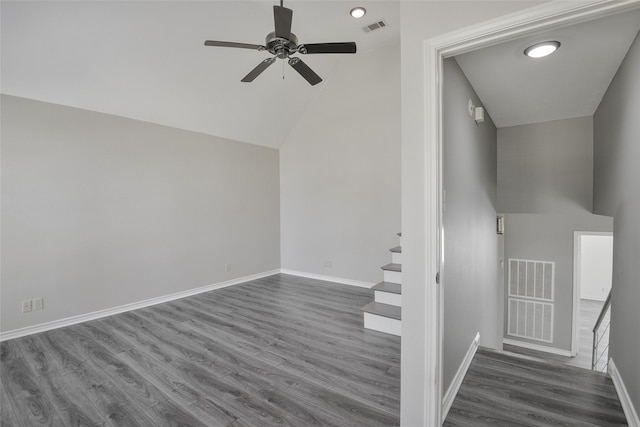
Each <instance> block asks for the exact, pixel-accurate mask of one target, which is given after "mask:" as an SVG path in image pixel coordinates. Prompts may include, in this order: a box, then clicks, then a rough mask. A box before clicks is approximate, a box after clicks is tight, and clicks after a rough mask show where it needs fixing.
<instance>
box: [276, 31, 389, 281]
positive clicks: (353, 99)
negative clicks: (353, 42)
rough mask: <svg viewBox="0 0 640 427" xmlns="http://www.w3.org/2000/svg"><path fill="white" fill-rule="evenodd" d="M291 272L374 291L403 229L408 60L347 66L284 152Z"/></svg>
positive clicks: (368, 55)
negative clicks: (403, 68)
mask: <svg viewBox="0 0 640 427" xmlns="http://www.w3.org/2000/svg"><path fill="white" fill-rule="evenodd" d="M280 167H281V176H280V191H281V216H282V220H281V227H282V268H283V269H288V270H294V271H300V272H304V273H311V274H316V275H325V276H332V277H338V278H342V279H349V280H355V281H360V282H366V283H370V284H375V283H377V282H380V281H382V270H381V269H380V267H381V266H382V265H384V264H387V263H389V262H391V254H390V252H389V249H390V248H391V247H393V246H396V245H397V244H398V237H397V233H398V232H399V231H401V230H400V57H399V50H398V45H397V44H393V45H390V46H387V47H385V48H382V49H377V50H375V51H372V52H364V53H358V55H355V56H350V57H348V58H345V59H344V60H343V61H342V62H341V64H340V65H339V66H338V68H337V69H336V70H335V71H334V73H333V74H332V76H331V78H330V79H328V80H327V83H326V86H325V87H324V89H323V91H322V92H321V93H319V94H318V96H317V98H316V99H315V100H314V102H313V103H312V104H311V106H310V107H309V108H308V110H307V111H306V112H305V113H304V114H303V115H302V118H301V119H300V121H299V122H298V123H297V124H296V126H295V127H294V129H293V130H292V131H291V133H290V135H289V137H288V138H287V140H286V141H285V143H284V144H283V145H282V147H281V149H280Z"/></svg>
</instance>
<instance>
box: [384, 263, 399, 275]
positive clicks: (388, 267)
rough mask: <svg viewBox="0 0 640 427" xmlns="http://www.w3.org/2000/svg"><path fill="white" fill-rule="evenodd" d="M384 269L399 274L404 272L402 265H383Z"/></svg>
mask: <svg viewBox="0 0 640 427" xmlns="http://www.w3.org/2000/svg"><path fill="white" fill-rule="evenodd" d="M382 269H383V270H387V271H397V272H398V273H400V272H401V271H402V264H394V263H391V264H387V265H383V266H382Z"/></svg>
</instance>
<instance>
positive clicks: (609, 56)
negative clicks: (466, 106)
mask: <svg viewBox="0 0 640 427" xmlns="http://www.w3.org/2000/svg"><path fill="white" fill-rule="evenodd" d="M639 30H640V10H635V11H633V12H626V13H624V14H620V15H616V16H610V17H606V18H601V19H598V20H595V21H591V22H586V23H582V24H577V25H574V26H570V27H564V28H558V29H555V30H551V31H545V32H543V33H539V34H536V35H530V36H527V37H524V38H521V39H518V40H514V41H510V42H507V43H502V44H499V45H495V46H491V47H488V48H484V49H480V50H477V51H474V52H470V53H465V54H463V55H459V56H456V61H457V62H458V64H459V65H460V68H462V70H463V72H464V74H465V75H466V77H467V79H468V80H469V81H470V82H471V85H472V86H473V88H474V89H475V91H476V93H477V94H478V96H479V97H480V99H481V100H482V103H483V104H484V107H485V108H486V109H487V111H488V112H489V114H490V116H491V118H492V119H493V121H494V123H495V124H496V126H498V127H507V126H516V125H522V124H529V123H538V122H545V121H549V120H559V119H565V118H571V117H582V116H590V115H593V113H594V112H595V111H596V109H597V108H598V105H599V104H600V101H601V100H602V97H603V95H604V94H605V92H606V90H607V88H608V86H609V84H610V83H611V80H612V79H613V77H614V75H615V73H616V71H617V70H618V67H619V66H620V63H621V62H622V60H623V59H624V57H625V55H626V53H627V51H628V50H629V47H630V45H631V43H632V42H633V40H634V38H635V36H636V34H637V33H638V31H639ZM544 40H558V41H560V42H561V43H562V45H561V47H560V49H559V50H558V51H557V52H556V53H554V54H553V55H551V56H548V57H546V58H541V59H537V60H534V59H530V58H528V57H526V56H525V55H524V54H523V51H524V50H525V49H526V48H527V47H528V46H530V45H532V44H534V43H536V42H539V41H544Z"/></svg>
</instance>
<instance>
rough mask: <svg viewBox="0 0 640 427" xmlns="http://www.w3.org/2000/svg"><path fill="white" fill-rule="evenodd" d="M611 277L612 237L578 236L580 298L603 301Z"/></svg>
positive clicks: (607, 292)
mask: <svg viewBox="0 0 640 427" xmlns="http://www.w3.org/2000/svg"><path fill="white" fill-rule="evenodd" d="M612 275H613V236H591V235H584V236H580V298H585V299H591V300H596V301H605V300H606V299H607V295H608V294H609V291H610V290H611V278H612Z"/></svg>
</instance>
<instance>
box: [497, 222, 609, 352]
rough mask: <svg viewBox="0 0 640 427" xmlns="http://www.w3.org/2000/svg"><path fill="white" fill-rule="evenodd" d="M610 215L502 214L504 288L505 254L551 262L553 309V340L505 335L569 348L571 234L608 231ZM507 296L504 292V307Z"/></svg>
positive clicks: (571, 290) (567, 349)
mask: <svg viewBox="0 0 640 427" xmlns="http://www.w3.org/2000/svg"><path fill="white" fill-rule="evenodd" d="M612 229H613V220H612V219H611V218H610V217H605V216H597V215H591V214H589V213H584V214H582V215H577V214H576V215H542V214H509V215H505V233H504V238H505V244H504V250H505V288H506V289H508V281H507V280H508V278H507V275H508V266H509V263H508V261H509V258H516V259H530V260H536V261H553V262H555V312H554V329H553V342H552V343H551V344H547V343H544V342H540V341H537V340H528V339H525V338H520V337H512V336H509V335H507V329H506V325H507V315H508V310H506V309H505V313H504V325H505V335H504V336H505V338H510V339H514V340H518V341H525V342H530V343H534V344H537V345H541V346H548V347H553V348H557V349H561V350H566V351H571V329H572V325H573V321H572V307H573V234H574V231H598V232H600V231H612ZM507 301H508V296H507V292H505V307H508V305H507Z"/></svg>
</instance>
